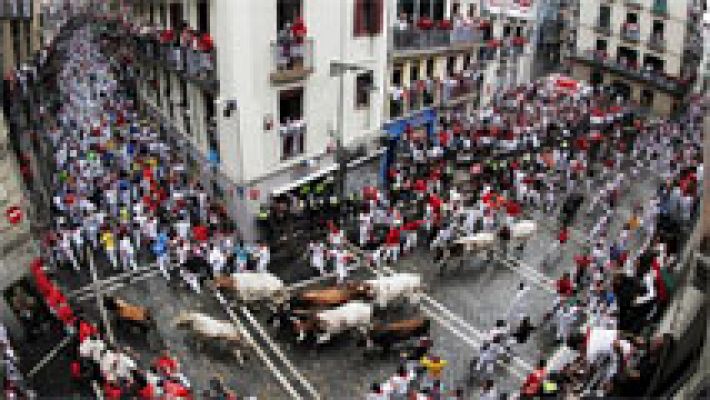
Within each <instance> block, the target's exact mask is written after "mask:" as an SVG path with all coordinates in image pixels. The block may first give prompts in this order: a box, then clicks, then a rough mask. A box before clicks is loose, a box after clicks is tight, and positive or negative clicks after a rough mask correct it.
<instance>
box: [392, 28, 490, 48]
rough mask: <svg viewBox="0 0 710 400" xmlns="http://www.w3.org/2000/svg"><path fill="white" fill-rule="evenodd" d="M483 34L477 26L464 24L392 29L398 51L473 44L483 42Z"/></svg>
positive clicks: (394, 46) (394, 45)
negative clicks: (458, 25)
mask: <svg viewBox="0 0 710 400" xmlns="http://www.w3.org/2000/svg"><path fill="white" fill-rule="evenodd" d="M482 38H483V35H482V33H481V31H480V30H479V29H477V28H474V27H470V26H464V27H455V28H452V29H436V28H432V29H420V28H416V27H412V28H408V29H392V41H393V48H394V51H396V52H403V51H425V50H438V49H445V48H448V47H454V46H472V45H474V44H476V43H481V41H482Z"/></svg>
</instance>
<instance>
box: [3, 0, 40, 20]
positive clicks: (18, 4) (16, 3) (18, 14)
mask: <svg viewBox="0 0 710 400" xmlns="http://www.w3.org/2000/svg"><path fill="white" fill-rule="evenodd" d="M35 1H37V0H35ZM3 19H24V20H30V19H32V0H0V20H3Z"/></svg>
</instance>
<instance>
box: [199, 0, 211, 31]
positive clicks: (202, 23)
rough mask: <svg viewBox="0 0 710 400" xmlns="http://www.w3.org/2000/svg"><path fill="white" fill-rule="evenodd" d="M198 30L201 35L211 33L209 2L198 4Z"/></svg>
mask: <svg viewBox="0 0 710 400" xmlns="http://www.w3.org/2000/svg"><path fill="white" fill-rule="evenodd" d="M197 30H198V31H200V32H201V33H209V31H210V5H209V3H208V2H207V1H200V2H199V3H197Z"/></svg>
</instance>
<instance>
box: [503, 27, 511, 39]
mask: <svg viewBox="0 0 710 400" xmlns="http://www.w3.org/2000/svg"><path fill="white" fill-rule="evenodd" d="M510 31H511V29H510V25H506V26H504V27H503V37H506V38H507V37H510Z"/></svg>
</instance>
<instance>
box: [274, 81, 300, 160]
mask: <svg viewBox="0 0 710 400" xmlns="http://www.w3.org/2000/svg"><path fill="white" fill-rule="evenodd" d="M279 121H280V123H281V124H280V125H281V129H280V130H279V132H280V135H281V146H282V147H281V159H282V160H286V159H289V158H292V157H295V156H298V155H299V154H302V153H303V152H304V149H305V140H306V139H305V135H306V132H305V125H304V124H303V88H296V89H289V90H282V91H281V92H280V93H279Z"/></svg>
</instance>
